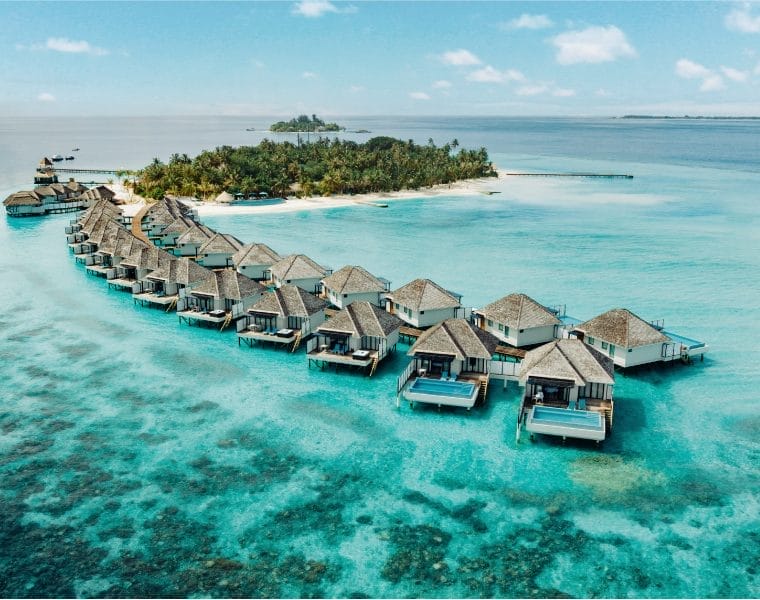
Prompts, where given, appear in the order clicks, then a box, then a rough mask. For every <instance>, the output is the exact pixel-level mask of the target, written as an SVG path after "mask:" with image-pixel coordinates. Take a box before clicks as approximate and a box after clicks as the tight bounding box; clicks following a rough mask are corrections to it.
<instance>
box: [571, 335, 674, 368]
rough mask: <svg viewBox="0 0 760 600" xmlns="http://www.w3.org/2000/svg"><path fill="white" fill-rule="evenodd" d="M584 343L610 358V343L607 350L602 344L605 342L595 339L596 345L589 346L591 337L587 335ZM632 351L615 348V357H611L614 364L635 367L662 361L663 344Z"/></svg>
mask: <svg viewBox="0 0 760 600" xmlns="http://www.w3.org/2000/svg"><path fill="white" fill-rule="evenodd" d="M592 337H593V336H592ZM584 341H585V342H586V344H588V345H589V346H591V347H592V348H594V349H595V350H598V351H599V352H601V353H602V354H604V355H605V356H610V345H609V343H607V348H602V342H604V341H605V340H602V339H600V338H594V343H593V344H589V336H588V335H587V336H585V337H584ZM630 350H631V351H630V352H628V348H625V347H623V346H615V356H612V357H610V358H612V362H614V363H615V364H616V365H617V366H619V367H635V366H638V365H646V364H649V363H656V362H660V361H662V343H659V342H658V343H657V344H649V345H648V346H638V347H637V348H631V349H630Z"/></svg>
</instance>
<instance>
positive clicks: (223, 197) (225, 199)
mask: <svg viewBox="0 0 760 600" xmlns="http://www.w3.org/2000/svg"><path fill="white" fill-rule="evenodd" d="M234 201H235V197H234V196H233V195H232V194H230V193H229V192H222V193H221V194H219V195H218V196H217V197H216V198H214V202H219V203H224V204H228V203H230V202H234Z"/></svg>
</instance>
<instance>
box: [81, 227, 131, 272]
mask: <svg viewBox="0 0 760 600" xmlns="http://www.w3.org/2000/svg"><path fill="white" fill-rule="evenodd" d="M138 246H142V247H145V246H146V244H145V242H143V241H141V240H138V239H137V238H136V237H135V236H134V234H133V233H132V232H131V231H128V230H126V229H124V227H122V226H121V225H119V224H118V223H117V222H116V221H111V225H110V226H108V227H107V228H106V229H105V231H104V236H103V238H102V239H101V242H100V243H99V244H98V249H97V250H96V251H95V252H94V253H93V254H91V255H90V256H87V257H86V259H85V261H84V264H85V269H86V271H87V272H88V273H90V274H92V275H97V276H98V277H106V276H107V273H108V270H109V269H111V268H113V267H117V266H118V265H119V262H120V261H121V259H122V258H124V257H125V256H129V255H130V254H132V252H134V251H135V249H136V248H137V247H138Z"/></svg>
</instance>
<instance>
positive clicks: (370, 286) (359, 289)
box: [321, 265, 390, 308]
mask: <svg viewBox="0 0 760 600" xmlns="http://www.w3.org/2000/svg"><path fill="white" fill-rule="evenodd" d="M389 291H390V282H389V281H387V280H384V279H380V278H378V277H375V276H374V275H372V273H370V272H368V271H366V270H365V269H363V268H362V267H358V266H351V265H347V266H345V267H343V268H342V269H338V270H337V271H335V273H333V274H332V275H328V276H327V277H325V278H324V279H323V280H322V294H321V296H322V298H324V299H325V300H327V301H328V302H329V303H330V304H332V305H333V306H336V307H337V308H345V307H346V306H348V305H349V304H351V303H352V302H357V301H366V302H371V303H372V304H374V305H375V306H380V307H384V306H385V294H386V293H388V292H389Z"/></svg>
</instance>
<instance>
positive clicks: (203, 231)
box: [177, 225, 215, 245]
mask: <svg viewBox="0 0 760 600" xmlns="http://www.w3.org/2000/svg"><path fill="white" fill-rule="evenodd" d="M214 233H215V232H214V231H213V230H211V229H209V228H208V227H206V226H205V225H195V226H194V227H191V228H190V229H188V230H187V231H186V232H185V233H183V234H182V235H181V236H179V237H178V238H177V244H178V245H179V244H205V243H206V242H207V241H208V240H209V239H211V237H212V236H213V235H214Z"/></svg>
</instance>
